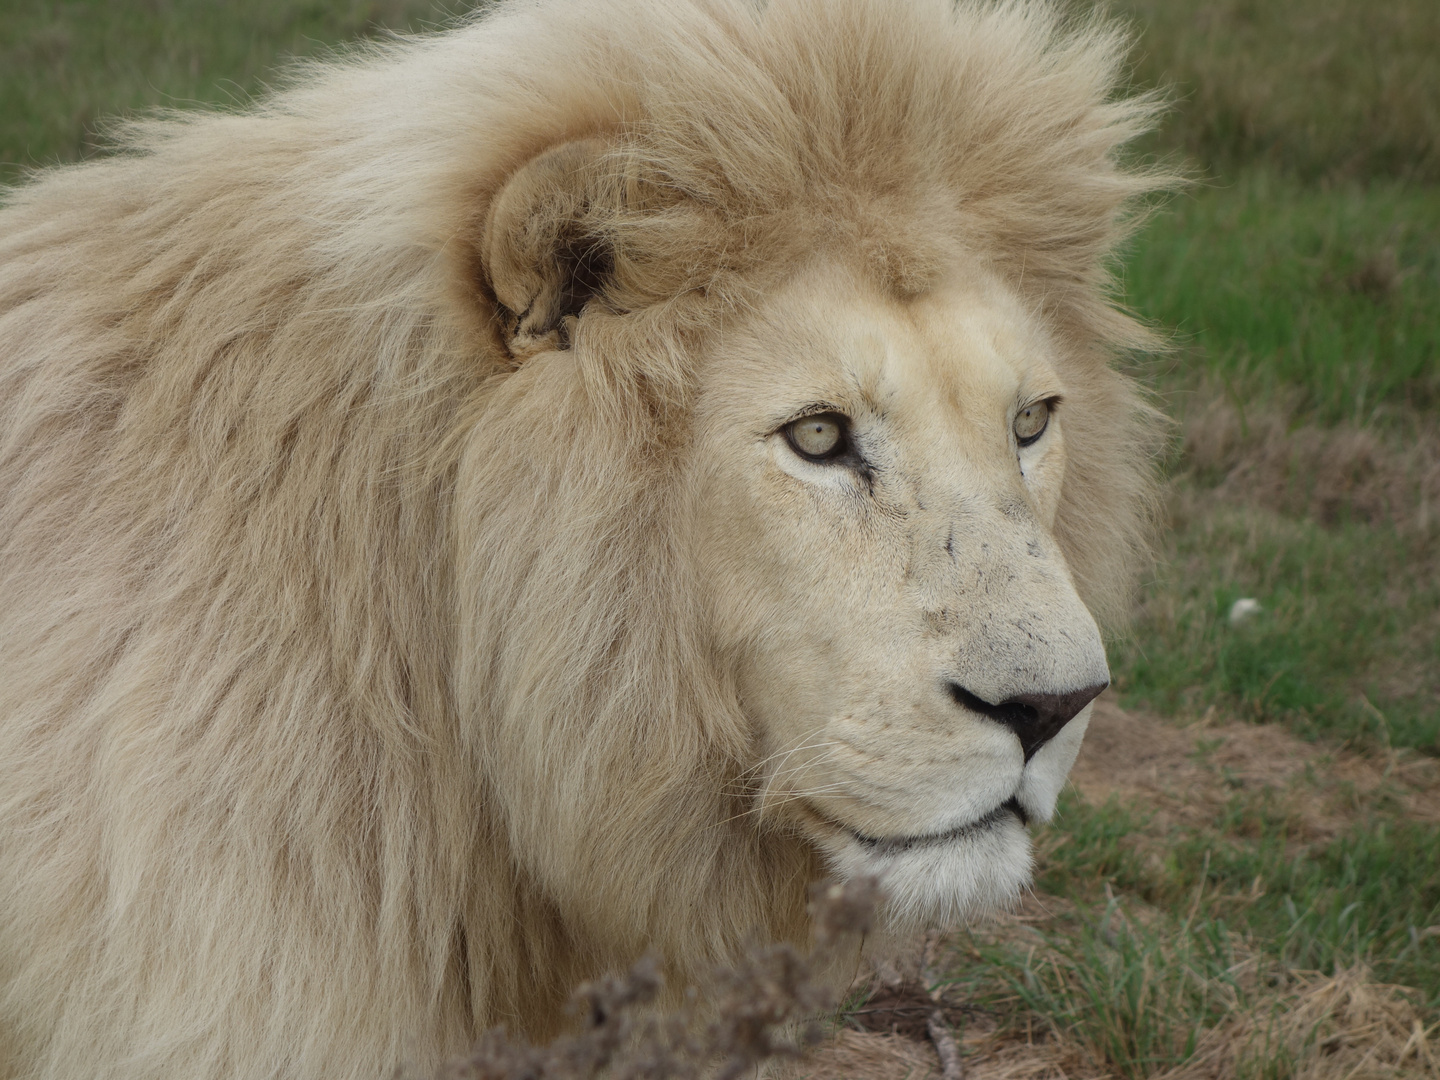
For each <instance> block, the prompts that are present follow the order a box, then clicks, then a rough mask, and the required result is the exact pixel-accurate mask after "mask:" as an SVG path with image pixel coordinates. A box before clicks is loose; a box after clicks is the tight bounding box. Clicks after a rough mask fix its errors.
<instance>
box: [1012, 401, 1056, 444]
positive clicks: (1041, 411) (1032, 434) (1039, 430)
mask: <svg viewBox="0 0 1440 1080" xmlns="http://www.w3.org/2000/svg"><path fill="white" fill-rule="evenodd" d="M1049 423H1050V403H1049V402H1048V401H1037V402H1035V403H1034V404H1033V405H1026V406H1025V408H1023V409H1021V410H1020V412H1019V415H1017V416H1016V417H1015V441H1016V442H1017V443H1019V444H1020V445H1021V446H1029V445H1030V444H1031V443H1033V442H1034V441H1035V440H1036V439H1038V438H1040V436H1041V435H1043V434H1045V427H1046V425H1048V424H1049Z"/></svg>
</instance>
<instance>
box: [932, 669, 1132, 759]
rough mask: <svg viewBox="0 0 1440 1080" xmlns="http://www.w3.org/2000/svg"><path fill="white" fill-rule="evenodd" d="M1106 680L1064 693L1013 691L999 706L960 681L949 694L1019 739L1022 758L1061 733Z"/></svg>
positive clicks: (1103, 685) (1101, 688)
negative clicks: (974, 692) (1002, 725)
mask: <svg viewBox="0 0 1440 1080" xmlns="http://www.w3.org/2000/svg"><path fill="white" fill-rule="evenodd" d="M1109 685H1110V684H1109V683H1103V682H1102V683H1096V684H1095V685H1094V686H1087V687H1085V688H1084V689H1083V690H1069V691H1066V692H1065V693H1063V694H1016V695H1015V696H1014V697H1010V698H1006V699H1005V700H1004V701H1002V702H1000V703H999V704H998V705H992V704H991V703H990V702H988V701H986V700H985V699H984V698H981V697H977V696H976V695H974V694H972V693H971V692H970V691H969V690H966V689H965V688H964V687H963V686H961V685H960V684H959V683H954V682H952V683H950V696H951V697H953V698H954V699H955V700H956V702H958V703H959V704H961V705H963V706H965V708H967V709H970V710H972V711H973V712H978V713H979V714H980V715H981V716H988V717H989V718H990V719H991V720H998V721H999V722H1000V723H1002V724H1004V725H1005V726H1006V727H1008V728H1009V729H1010V730H1011V731H1013V732H1014V733H1015V735H1016V737H1017V738H1018V739H1019V740H1020V748H1021V749H1022V750H1024V751H1025V760H1026V761H1029V760H1030V759H1031V758H1032V757H1034V756H1035V751H1036V750H1039V749H1040V747H1042V746H1044V745H1045V744H1046V743H1047V742H1049V741H1050V740H1051V739H1053V738H1054V737H1055V736H1056V735H1058V734H1060V729H1061V728H1063V727H1064V726H1065V725H1066V724H1068V723H1069V722H1070V721H1071V720H1073V719H1075V715H1076V714H1077V713H1078V712H1079V711H1080V710H1081V709H1083V708H1085V706H1086V705H1089V704H1090V702H1092V701H1094V700H1095V698H1096V697H1098V696H1099V694H1100V691H1101V690H1104V689H1105V687H1107V686H1109Z"/></svg>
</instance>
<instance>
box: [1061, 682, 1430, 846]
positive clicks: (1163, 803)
mask: <svg viewBox="0 0 1440 1080" xmlns="http://www.w3.org/2000/svg"><path fill="white" fill-rule="evenodd" d="M1070 779H1071V782H1072V783H1074V785H1075V786H1076V787H1077V788H1078V789H1079V791H1080V793H1081V794H1082V795H1083V796H1085V798H1086V800H1088V801H1089V802H1092V803H1103V802H1104V801H1105V800H1107V799H1109V798H1111V797H1119V798H1120V799H1122V800H1125V801H1127V802H1134V803H1136V804H1138V805H1139V806H1141V807H1143V808H1145V809H1146V810H1148V811H1150V812H1153V813H1154V814H1155V820H1154V825H1155V830H1154V831H1156V832H1164V831H1168V827H1169V826H1170V825H1172V824H1179V825H1191V826H1194V825H1201V824H1206V823H1210V824H1213V823H1214V822H1215V820H1216V817H1217V815H1218V814H1219V812H1220V811H1221V810H1222V809H1223V808H1224V807H1225V806H1226V804H1227V803H1229V802H1230V801H1231V800H1232V799H1234V797H1235V796H1236V795H1237V794H1242V793H1244V794H1251V795H1255V794H1264V795H1268V796H1271V797H1273V798H1274V799H1275V800H1276V803H1277V807H1276V808H1277V809H1278V810H1279V811H1281V812H1283V813H1284V815H1285V818H1286V823H1287V825H1289V826H1290V827H1291V829H1292V836H1293V837H1294V838H1295V839H1296V840H1304V841H1311V840H1324V839H1329V838H1330V837H1333V836H1336V835H1338V834H1339V833H1341V832H1344V831H1345V830H1346V829H1347V828H1349V827H1350V825H1351V824H1353V823H1354V822H1355V821H1356V820H1357V819H1358V817H1359V816H1360V815H1361V814H1362V813H1363V811H1364V809H1365V808H1366V807H1367V806H1370V805H1375V804H1381V805H1384V806H1385V807H1386V809H1387V810H1389V811H1391V812H1394V811H1397V810H1398V811H1399V813H1400V814H1401V815H1403V816H1405V817H1409V818H1411V819H1413V820H1416V821H1428V822H1440V761H1437V760H1436V759H1434V758H1430V757H1423V756H1420V755H1418V754H1414V753H1412V752H1407V751H1393V752H1391V753H1390V754H1388V755H1384V756H1370V755H1366V754H1361V753H1358V752H1355V751H1352V750H1344V749H1337V748H1334V747H1327V746H1324V745H1321V744H1316V743H1310V742H1306V741H1305V740H1303V739H1299V738H1297V737H1296V736H1294V735H1292V734H1290V733H1289V732H1288V731H1286V730H1285V729H1284V728H1281V727H1278V726H1276V725H1273V724H1247V723H1243V722H1239V721H1234V720H1221V719H1219V718H1217V717H1216V715H1215V714H1214V713H1213V711H1212V712H1211V713H1209V714H1207V715H1206V717H1205V718H1204V719H1202V720H1200V721H1199V722H1197V723H1194V724H1191V725H1190V726H1188V727H1179V726H1176V725H1175V724H1173V723H1171V722H1169V721H1166V720H1162V719H1160V718H1158V717H1154V716H1149V715H1146V714H1145V713H1140V712H1130V711H1127V710H1125V709H1122V708H1121V707H1120V706H1119V705H1118V704H1117V703H1116V702H1115V701H1114V700H1113V699H1111V697H1110V695H1108V694H1106V695H1103V696H1102V697H1101V698H1100V699H1099V700H1098V701H1097V702H1096V703H1095V710H1094V713H1093V714H1092V716H1091V719H1090V730H1089V731H1088V732H1087V733H1086V735H1085V743H1084V746H1083V747H1082V749H1081V751H1080V758H1079V760H1078V761H1076V763H1075V768H1074V769H1073V770H1071V773H1070Z"/></svg>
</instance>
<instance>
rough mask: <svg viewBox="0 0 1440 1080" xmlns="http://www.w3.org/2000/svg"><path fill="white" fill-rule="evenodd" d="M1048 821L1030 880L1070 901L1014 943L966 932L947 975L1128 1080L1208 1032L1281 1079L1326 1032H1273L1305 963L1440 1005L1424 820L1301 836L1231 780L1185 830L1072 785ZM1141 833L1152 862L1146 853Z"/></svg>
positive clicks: (1308, 968) (1437, 853)
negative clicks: (957, 962) (1209, 822)
mask: <svg viewBox="0 0 1440 1080" xmlns="http://www.w3.org/2000/svg"><path fill="white" fill-rule="evenodd" d="M1057 819H1058V821H1059V822H1060V823H1061V824H1057V825H1052V826H1050V827H1048V828H1047V829H1046V830H1043V831H1042V832H1041V834H1040V836H1039V837H1038V839H1039V843H1040V845H1041V847H1042V849H1043V850H1044V852H1045V869H1044V871H1043V872H1042V874H1041V876H1040V878H1039V879H1038V881H1037V886H1038V887H1039V888H1040V889H1041V890H1042V891H1043V892H1045V893H1048V894H1050V895H1053V896H1057V897H1062V898H1065V899H1067V900H1070V901H1072V902H1073V904H1074V906H1073V908H1070V909H1069V911H1070V914H1068V915H1063V916H1061V917H1057V918H1055V919H1052V920H1051V921H1050V923H1049V924H1048V925H1046V926H1044V927H1043V928H1040V929H1035V930H1032V931H1031V932H1030V933H1029V934H1028V936H1026V937H1022V938H1020V939H1018V940H1017V939H1015V938H1014V937H1010V938H1006V939H1002V940H995V939H992V938H990V937H988V936H987V935H986V934H985V933H984V932H983V931H982V932H980V933H977V934H976V935H974V936H972V937H970V938H969V939H968V940H966V941H965V942H964V943H963V945H964V947H965V949H966V951H967V952H968V953H969V960H968V962H967V963H966V964H965V965H964V967H963V970H962V971H961V972H959V973H958V974H957V975H956V976H955V978H954V979H953V982H954V983H955V984H957V985H959V986H961V987H963V989H964V995H965V998H966V1000H969V1001H971V1002H974V1003H976V1004H977V1005H980V1006H982V1007H986V1008H988V1009H990V1010H992V1011H993V1012H995V1013H996V1014H998V1015H999V1016H1001V1017H1002V1018H1004V1019H1005V1020H1006V1021H1007V1022H1008V1023H1009V1024H1010V1025H1012V1026H1014V1025H1023V1024H1024V1023H1026V1022H1027V1021H1028V1022H1030V1023H1033V1022H1034V1021H1035V1020H1037V1019H1038V1020H1039V1021H1040V1022H1041V1023H1042V1025H1043V1026H1044V1027H1049V1028H1052V1029H1053V1030H1056V1031H1057V1032H1059V1033H1060V1034H1061V1035H1062V1036H1063V1037H1066V1038H1069V1039H1071V1040H1076V1041H1078V1042H1079V1043H1080V1044H1081V1045H1083V1046H1085V1047H1086V1048H1087V1049H1088V1051H1089V1052H1090V1054H1091V1056H1092V1058H1093V1059H1094V1060H1098V1061H1100V1062H1102V1063H1103V1064H1104V1065H1106V1066H1108V1067H1109V1068H1110V1069H1113V1070H1114V1071H1115V1072H1116V1073H1117V1074H1118V1075H1120V1076H1123V1077H1127V1078H1134V1080H1140V1078H1142V1077H1146V1076H1149V1075H1152V1074H1154V1073H1155V1072H1159V1071H1163V1070H1164V1069H1165V1068H1170V1067H1175V1066H1178V1065H1180V1064H1182V1063H1184V1062H1185V1061H1187V1060H1189V1059H1190V1058H1191V1057H1192V1055H1194V1054H1195V1053H1196V1052H1197V1050H1199V1049H1201V1047H1202V1045H1203V1044H1204V1043H1205V1042H1206V1041H1207V1039H1208V1041H1209V1042H1210V1043H1211V1044H1212V1045H1213V1044H1214V1042H1215V1041H1216V1039H1215V1034H1216V1033H1217V1032H1219V1033H1221V1034H1222V1041H1223V1038H1224V1037H1230V1038H1240V1041H1241V1043H1242V1044H1243V1045H1240V1046H1239V1047H1238V1053H1237V1054H1236V1056H1237V1058H1238V1060H1237V1061H1236V1062H1235V1063H1233V1064H1232V1066H1231V1068H1230V1071H1229V1072H1227V1074H1226V1075H1233V1076H1257V1077H1258V1076H1274V1077H1280V1076H1286V1075H1289V1074H1290V1070H1291V1069H1292V1068H1294V1067H1295V1066H1296V1065H1297V1063H1298V1060H1297V1059H1298V1058H1299V1057H1300V1056H1302V1055H1303V1054H1304V1053H1305V1052H1307V1051H1308V1052H1313V1051H1314V1050H1315V1040H1316V1039H1318V1038H1320V1037H1322V1036H1323V1035H1325V1034H1326V1032H1325V1031H1324V1030H1323V1029H1321V1028H1319V1027H1317V1028H1316V1029H1315V1030H1314V1031H1313V1032H1310V1033H1309V1034H1308V1035H1306V1033H1304V1032H1302V1033H1301V1038H1300V1039H1299V1041H1298V1043H1297V1042H1296V1040H1295V1039H1294V1038H1291V1039H1289V1040H1288V1041H1285V1040H1282V1039H1280V1038H1279V1035H1278V1025H1279V1021H1280V1018H1281V1017H1282V1016H1283V1015H1284V1014H1285V1011H1286V1009H1287V1007H1294V1005H1295V1001H1294V998H1293V990H1294V988H1295V987H1296V986H1297V985H1303V984H1304V982H1305V980H1306V979H1307V978H1309V979H1313V978H1314V977H1315V976H1314V975H1313V974H1311V973H1318V974H1319V975H1322V976H1332V977H1333V976H1336V975H1341V974H1343V973H1344V972H1346V971H1347V970H1354V969H1356V968H1357V966H1363V968H1364V969H1365V970H1367V971H1368V972H1370V973H1371V978H1373V979H1374V980H1376V981H1381V982H1398V983H1401V984H1405V985H1409V986H1413V987H1417V988H1419V994H1418V995H1416V996H1415V997H1414V998H1413V999H1412V1000H1414V1002H1415V1004H1416V1005H1417V1006H1418V1007H1420V1008H1421V1009H1422V1010H1423V1009H1429V1010H1434V1009H1435V1008H1436V1007H1437V1006H1440V939H1437V938H1436V937H1435V936H1433V934H1430V935H1427V934H1426V933H1425V931H1426V928H1427V927H1433V926H1435V925H1436V924H1437V923H1440V834H1437V832H1436V830H1434V829H1433V828H1426V827H1421V826H1419V825H1415V824H1412V823H1397V822H1394V821H1390V820H1387V819H1386V817H1385V816H1384V815H1383V814H1382V815H1379V816H1374V815H1371V816H1367V817H1365V818H1364V819H1362V820H1361V821H1360V822H1358V823H1357V824H1356V825H1355V826H1354V827H1353V828H1352V829H1351V830H1350V831H1349V832H1347V833H1346V834H1344V835H1342V836H1340V837H1337V838H1335V839H1333V840H1331V841H1328V842H1324V843H1317V844H1304V843H1301V842H1298V841H1297V840H1296V838H1295V837H1294V835H1292V832H1291V824H1292V823H1291V820H1290V818H1289V817H1288V815H1287V814H1286V813H1285V812H1284V811H1283V809H1281V808H1280V807H1279V806H1278V805H1277V803H1276V801H1275V799H1274V797H1273V792H1269V791H1260V792H1257V793H1244V794H1237V796H1236V797H1235V798H1234V799H1233V800H1232V801H1231V803H1230V805H1229V806H1228V807H1227V808H1226V809H1225V812H1224V813H1223V814H1221V815H1220V817H1219V818H1218V820H1217V821H1216V822H1215V824H1214V826H1213V827H1210V828H1203V829H1198V830H1191V831H1185V830H1179V829H1170V830H1162V831H1160V832H1159V833H1158V834H1157V832H1156V830H1155V829H1154V828H1152V824H1153V823H1152V819H1150V818H1149V817H1148V816H1147V815H1146V814H1144V813H1143V812H1142V811H1139V810H1138V809H1137V808H1135V807H1133V806H1129V805H1126V804H1124V803H1121V802H1117V801H1114V800H1112V801H1110V802H1109V803H1106V804H1103V805H1100V806H1092V805H1090V804H1088V803H1085V802H1084V801H1082V800H1080V799H1079V798H1077V797H1075V796H1073V795H1067V796H1066V797H1065V798H1064V799H1063V800H1062V805H1061V808H1060V812H1059V814H1058V818H1057ZM1142 838H1143V840H1142ZM1142 842H1144V843H1146V845H1147V846H1148V847H1149V848H1151V849H1152V851H1153V850H1160V851H1163V852H1164V856H1163V858H1156V857H1154V856H1153V855H1152V856H1151V857H1150V858H1148V859H1147V858H1144V857H1142V855H1141V853H1140V851H1139V844H1140V843H1142ZM1227 1023H1228V1024H1229V1025H1231V1026H1230V1027H1228V1028H1227V1027H1226V1025H1227ZM1234 1031H1240V1032H1243V1033H1244V1034H1243V1037H1242V1036H1235V1035H1233V1034H1232V1035H1226V1034H1225V1033H1227V1032H1234ZM1207 1033H1208V1036H1207Z"/></svg>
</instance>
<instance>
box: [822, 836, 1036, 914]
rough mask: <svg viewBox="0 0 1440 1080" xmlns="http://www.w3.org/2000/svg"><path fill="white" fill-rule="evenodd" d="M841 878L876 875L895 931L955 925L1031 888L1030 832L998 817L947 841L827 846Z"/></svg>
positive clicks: (1003, 904)
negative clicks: (901, 844) (895, 844)
mask: <svg viewBox="0 0 1440 1080" xmlns="http://www.w3.org/2000/svg"><path fill="white" fill-rule="evenodd" d="M826 848H827V853H828V854H829V856H830V863H831V865H832V867H833V868H834V870H835V871H836V872H837V873H838V874H839V875H840V876H841V877H842V878H846V879H848V878H852V877H860V876H862V875H873V876H875V877H877V878H878V879H879V881H880V887H881V889H882V890H883V891H884V893H885V896H886V901H885V911H884V914H885V920H886V922H887V923H889V924H890V926H891V927H892V928H893V929H897V930H904V929H909V928H918V927H925V926H957V925H959V924H961V923H964V922H967V921H969V920H971V919H975V918H977V917H980V916H983V915H988V914H991V913H993V912H995V911H997V910H999V909H1002V908H1006V907H1009V906H1010V905H1012V904H1014V902H1015V900H1016V898H1017V897H1019V895H1020V890H1021V889H1023V888H1024V887H1025V886H1026V885H1028V884H1029V883H1030V870H1031V865H1032V860H1031V856H1030V835H1029V833H1028V832H1026V830H1025V826H1024V825H1022V824H1020V819H1019V818H1017V817H1016V816H1015V815H1014V814H1011V813H1002V814H1001V815H1000V816H999V818H998V819H997V820H996V821H994V822H993V823H992V824H990V825H988V826H985V827H982V828H978V829H976V830H975V831H974V832H966V833H964V834H963V835H961V836H959V837H957V838H955V839H953V840H947V841H938V840H935V841H920V842H917V843H914V844H912V845H911V846H909V847H903V846H895V847H891V848H888V849H887V848H884V847H883V846H877V847H871V846H869V845H866V844H863V843H862V842H860V841H859V840H853V839H851V840H845V841H841V842H839V843H831V844H827V845H826Z"/></svg>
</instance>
